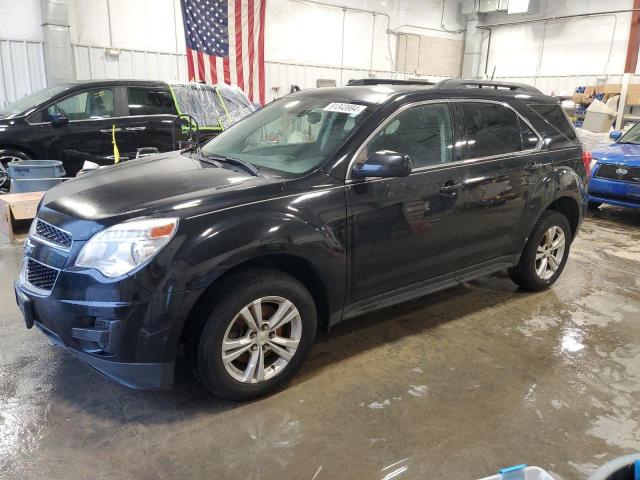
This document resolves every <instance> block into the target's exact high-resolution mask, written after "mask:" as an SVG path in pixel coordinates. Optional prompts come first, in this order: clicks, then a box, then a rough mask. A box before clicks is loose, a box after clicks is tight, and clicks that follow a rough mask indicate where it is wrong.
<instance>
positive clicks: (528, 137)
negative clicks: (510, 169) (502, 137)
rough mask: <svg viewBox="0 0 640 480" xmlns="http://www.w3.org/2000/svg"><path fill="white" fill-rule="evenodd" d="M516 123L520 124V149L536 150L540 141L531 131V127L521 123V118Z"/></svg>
mask: <svg viewBox="0 0 640 480" xmlns="http://www.w3.org/2000/svg"><path fill="white" fill-rule="evenodd" d="M518 121H519V122H520V140H521V142H522V149H523V150H529V149H531V148H536V145H538V141H539V140H540V139H539V138H538V136H537V135H536V134H535V133H534V132H533V130H531V127H529V125H527V124H526V123H525V122H523V121H522V119H521V118H519V119H518Z"/></svg>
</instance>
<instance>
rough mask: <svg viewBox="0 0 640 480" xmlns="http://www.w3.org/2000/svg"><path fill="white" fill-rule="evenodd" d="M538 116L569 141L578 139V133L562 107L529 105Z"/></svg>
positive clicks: (556, 105) (555, 105)
mask: <svg viewBox="0 0 640 480" xmlns="http://www.w3.org/2000/svg"><path fill="white" fill-rule="evenodd" d="M529 106H530V107H531V108H532V109H533V110H534V111H535V112H536V113H537V114H538V115H540V116H541V117H542V118H543V119H544V120H546V121H547V122H549V123H550V124H551V126H552V127H553V128H555V129H556V130H557V131H558V132H560V133H561V134H562V135H564V136H565V137H567V138H568V139H569V140H575V139H576V132H575V130H574V129H573V127H571V124H570V123H569V119H568V118H567V116H566V115H565V113H564V112H563V111H562V107H561V106H560V105H558V104H549V105H529Z"/></svg>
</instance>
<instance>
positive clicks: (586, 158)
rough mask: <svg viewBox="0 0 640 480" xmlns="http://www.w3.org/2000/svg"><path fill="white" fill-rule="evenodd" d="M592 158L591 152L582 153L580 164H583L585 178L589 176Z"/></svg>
mask: <svg viewBox="0 0 640 480" xmlns="http://www.w3.org/2000/svg"><path fill="white" fill-rule="evenodd" d="M592 159H593V157H592V156H591V152H587V151H586V150H585V151H584V152H582V163H584V169H585V170H586V172H587V177H589V176H591V160H592Z"/></svg>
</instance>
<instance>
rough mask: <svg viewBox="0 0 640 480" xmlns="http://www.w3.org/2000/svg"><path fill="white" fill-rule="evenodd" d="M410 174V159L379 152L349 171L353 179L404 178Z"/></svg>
mask: <svg viewBox="0 0 640 480" xmlns="http://www.w3.org/2000/svg"><path fill="white" fill-rule="evenodd" d="M410 173H411V158H410V157H409V155H406V154H404V153H398V152H394V151H391V150H380V151H378V152H375V153H373V154H371V155H369V157H368V158H367V160H366V161H365V162H364V163H361V164H356V165H355V166H354V167H353V170H351V176H352V177H353V178H365V177H384V178H392V177H406V176H408V175H409V174H410Z"/></svg>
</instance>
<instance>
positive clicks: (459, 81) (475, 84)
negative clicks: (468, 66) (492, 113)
mask: <svg viewBox="0 0 640 480" xmlns="http://www.w3.org/2000/svg"><path fill="white" fill-rule="evenodd" d="M434 88H487V89H493V90H510V91H512V92H526V93H533V94H536V95H542V94H543V93H542V92H541V91H540V90H538V89H537V88H535V87H532V86H531V85H525V84H524V83H512V82H494V81H489V80H465V79H463V78H448V79H446V80H442V81H441V82H438V83H437V84H435V85H434Z"/></svg>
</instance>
